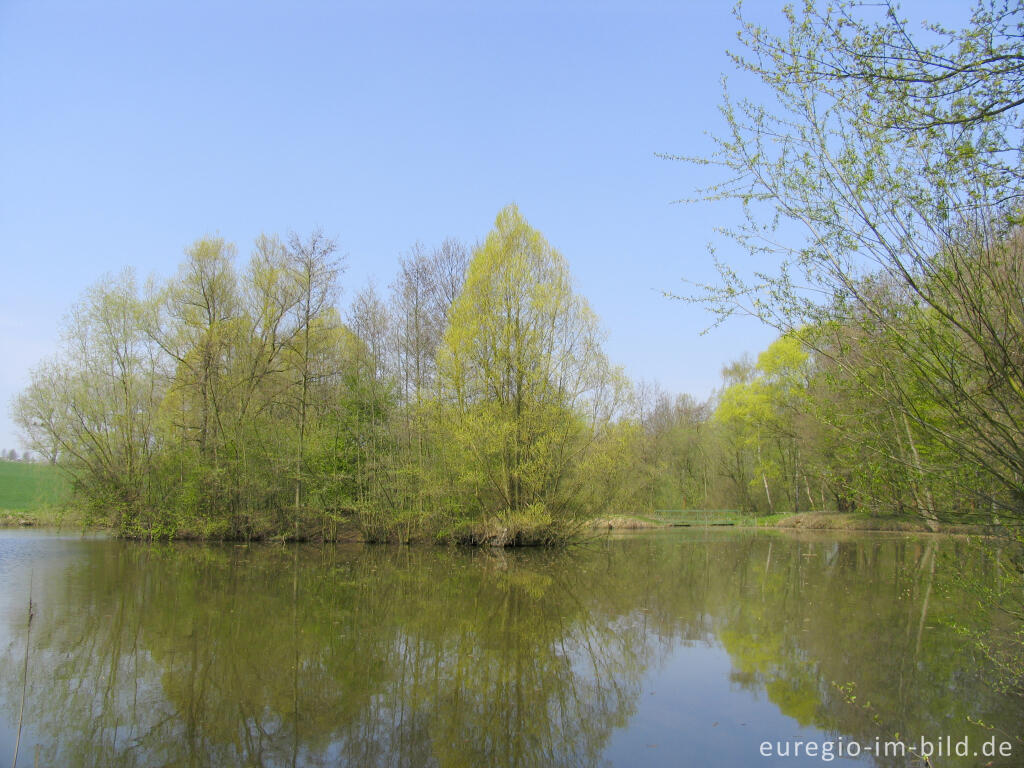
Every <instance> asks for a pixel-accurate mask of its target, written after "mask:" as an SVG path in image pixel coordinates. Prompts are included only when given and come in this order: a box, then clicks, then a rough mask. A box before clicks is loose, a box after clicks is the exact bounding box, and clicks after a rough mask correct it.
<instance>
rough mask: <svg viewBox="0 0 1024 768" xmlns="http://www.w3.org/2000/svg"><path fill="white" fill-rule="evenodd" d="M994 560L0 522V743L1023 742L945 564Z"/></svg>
mask: <svg viewBox="0 0 1024 768" xmlns="http://www.w3.org/2000/svg"><path fill="white" fill-rule="evenodd" d="M986 562H987V561H985V560H983V559H982V558H981V557H980V553H979V551H978V549H977V545H976V544H974V543H972V542H969V541H967V540H965V539H957V538H948V537H939V536H927V535H902V534H900V535H898V534H873V535H868V534H860V535H851V534H839V533H834V534H821V535H809V534H802V535H796V534H787V533H783V532H755V531H745V530H738V529H736V530H725V529H676V530H670V531H652V532H643V533H637V534H632V535H622V536H614V537H607V538H598V539H595V540H593V541H589V542H587V543H585V544H583V545H581V546H578V547H574V548H571V549H569V550H566V551H541V550H517V551H509V550H491V549H486V550H472V551H470V550H461V549H444V548H432V547H427V546H424V547H385V546H360V545H351V546H327V547H314V546H271V545H261V546H250V547H246V546H235V545H216V546H214V545H190V544H170V545H168V544H162V545H153V546H149V545H144V544H138V543H127V542H122V541H117V540H112V539H108V538H104V537H85V538H82V537H79V536H60V535H54V534H46V533H39V532H33V531H0V653H2V659H0V765H6V764H7V761H9V760H10V759H11V758H13V756H14V751H15V740H16V738H17V728H18V720H19V712H20V711H21V708H22V702H24V713H23V715H22V723H23V725H22V732H21V740H20V745H19V758H18V765H19V766H22V765H24V766H32V765H34V764H38V765H41V766H80V765H81V766H86V765H96V766H163V765H175V766H178V765H180V766H211V765H225V766H230V765H253V766H285V765H288V766H292V765H296V766H333V765H358V766H362V765H366V766H374V765H380V766H407V765H408V766H419V765H423V766H430V765H439V766H590V765H602V766H604V765H608V766H635V765H643V766H689V765H694V766H769V765H794V766H796V765H821V764H823V763H829V762H832V761H833V759H834V760H835V761H837V762H838V763H839V764H842V765H851V764H856V765H885V766H889V765H892V766H902V765H906V766H912V765H921V764H922V763H921V761H919V760H918V759H917V758H916V757H915V756H914V753H913V752H911V751H907V752H906V755H905V757H899V756H898V750H899V748H900V747H902V748H903V749H907V748H908V747H910V746H913V747H915V748H916V749H917V750H920V749H921V748H922V746H923V747H924V748H925V749H926V750H927V749H928V748H931V749H932V750H933V751H934V753H935V754H938V750H939V749H942V750H947V747H948V750H947V751H953V752H956V751H957V749H958V748H960V749H961V751H963V750H964V749H966V750H968V752H969V753H968V755H967V756H966V757H958V756H956V755H954V756H952V757H949V758H947V757H941V758H939V757H933V761H934V764H935V766H936V768H939V767H940V766H967V765H970V766H974V765H979V766H980V765H986V764H991V765H1022V764H1024V743H1022V742H1021V741H1020V739H1022V738H1024V725H1022V724H1024V700H1022V699H1021V698H1020V697H1014V696H1012V695H1009V694H1005V693H1002V692H1000V686H999V684H998V682H999V679H1000V677H999V672H998V670H997V669H994V668H993V667H991V665H989V663H988V662H986V661H985V659H983V658H982V655H981V654H980V653H978V651H977V650H976V645H975V643H974V642H973V641H972V640H971V639H970V638H969V637H967V636H966V635H965V633H968V632H971V631H975V630H980V629H986V628H988V627H990V626H995V627H997V628H998V627H999V626H1000V623H1001V622H1005V619H1003V618H1002V616H1001V614H998V613H996V612H992V611H990V610H987V609H985V608H982V607H979V604H978V600H977V597H976V596H975V594H974V593H973V592H971V591H967V590H965V588H964V587H963V586H962V585H961V584H960V581H961V578H960V577H961V575H963V574H967V575H969V576H970V577H971V578H972V580H974V581H977V582H979V583H980V584H982V585H984V584H985V583H986V580H987V579H989V578H991V576H990V575H989V574H988V573H987V571H988V567H989V566H988V565H986ZM30 589H31V595H32V604H33V610H34V618H33V620H32V622H31V625H30V626H29V625H28V622H27V616H28V604H29V592H30ZM26 647H27V648H28V654H27V656H26ZM26 658H27V662H28V667H27V677H25V675H24V670H25V661H26ZM947 737H948V740H947ZM922 739H924V743H923V744H922ZM965 740H966V741H965ZM798 744H799V746H797V745H798ZM1007 744H1011V745H1012V746H1010V747H1009V750H1010V754H1007V752H1006V750H1007V748H1008V747H1007V746H1006V745H1007ZM960 745H962V748H961V747H960ZM990 749H994V750H995V754H994V756H988V750H990ZM1000 749H1002V750H1003V755H1002V756H1000V754H999V750H1000ZM886 751H888V752H889V756H888V757H886V756H884V755H883V756H876V755H875V754H874V753H876V752H877V753H884V752H886ZM797 752H798V753H799V754H798V755H796V756H794V754H795V753H797ZM783 753H788V755H789V756H783ZM975 753H977V754H975ZM894 755H895V756H894ZM36 761H38V763H36Z"/></svg>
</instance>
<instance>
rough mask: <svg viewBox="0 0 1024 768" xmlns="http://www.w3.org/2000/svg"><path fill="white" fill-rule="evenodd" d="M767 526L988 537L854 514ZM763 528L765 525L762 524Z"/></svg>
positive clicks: (807, 516) (800, 517)
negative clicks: (959, 534)
mask: <svg viewBox="0 0 1024 768" xmlns="http://www.w3.org/2000/svg"><path fill="white" fill-rule="evenodd" d="M773 518H774V519H772V520H771V522H770V523H768V525H769V526H770V527H775V528H796V529H802V530H812V531H907V532H915V533H975V534H986V533H990V532H991V531H990V528H991V527H990V526H987V525H960V524H953V523H938V524H937V530H932V529H931V528H929V527H928V524H927V523H926V522H925V521H924V520H920V519H913V518H907V517H896V516H878V515H867V514H859V513H856V512H851V513H839V512H800V513H798V514H789V515H775V516H773ZM761 524H764V523H761Z"/></svg>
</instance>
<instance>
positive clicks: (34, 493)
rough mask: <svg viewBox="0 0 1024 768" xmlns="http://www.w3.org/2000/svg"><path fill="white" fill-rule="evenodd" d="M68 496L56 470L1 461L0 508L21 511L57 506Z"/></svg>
mask: <svg viewBox="0 0 1024 768" xmlns="http://www.w3.org/2000/svg"><path fill="white" fill-rule="evenodd" d="M70 496H71V488H70V486H69V485H68V482H67V480H66V478H65V477H64V476H63V475H62V474H61V473H60V470H58V469H57V468H56V467H54V466H51V465H50V464H36V463H33V462H26V461H0V509H5V510H10V511H20V510H29V509H38V508H40V507H46V506H57V505H60V504H64V503H65V502H67V501H68V499H69V498H70Z"/></svg>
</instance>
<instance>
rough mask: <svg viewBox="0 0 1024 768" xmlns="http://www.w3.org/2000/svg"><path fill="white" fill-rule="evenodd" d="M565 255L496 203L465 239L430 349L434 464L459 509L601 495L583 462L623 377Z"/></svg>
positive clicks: (536, 508)
mask: <svg viewBox="0 0 1024 768" xmlns="http://www.w3.org/2000/svg"><path fill="white" fill-rule="evenodd" d="M602 340H603V336H602V333H601V330H600V327H599V325H598V321H597V317H596V316H595V315H594V313H593V311H592V310H591V309H590V307H589V305H588V304H587V302H586V301H585V300H584V299H583V298H581V297H580V296H578V295H576V294H575V292H574V291H573V286H572V279H571V277H570V275H569V269H568V265H567V263H566V261H565V259H564V257H563V256H562V255H561V254H560V253H559V252H558V251H557V250H555V249H554V248H553V247H552V246H551V245H550V244H549V243H548V242H547V241H546V240H545V239H544V237H543V236H542V235H541V234H540V233H539V232H538V231H537V230H535V229H533V228H532V227H530V225H529V224H528V223H527V222H526V220H525V219H524V218H523V216H522V214H521V213H520V212H519V210H518V208H516V207H515V206H509V207H507V208H505V209H503V210H502V211H501V212H500V213H499V214H498V217H497V219H496V221H495V225H494V229H493V230H492V231H491V232H490V233H489V234H488V236H487V238H486V240H485V241H484V243H483V244H482V245H481V246H480V247H479V248H478V249H477V250H476V252H475V253H474V255H473V258H472V261H471V262H470V264H469V270H468V274H467V277H466V282H465V285H464V286H463V289H462V292H461V294H460V295H459V297H458V298H457V299H456V301H455V304H454V306H453V308H452V317H451V322H450V324H449V326H448V329H447V331H446V333H445V335H444V338H443V340H442V342H441V345H440V348H439V350H438V362H437V379H438V386H437V397H438V403H437V409H436V414H437V417H438V419H439V422H440V424H441V425H442V427H443V429H444V436H443V437H442V443H443V444H444V445H446V446H447V451H446V453H447V455H446V457H445V459H446V461H445V462H444V465H445V467H446V469H447V472H448V474H449V477H450V478H451V481H452V486H453V487H454V488H456V489H457V493H456V496H457V498H456V499H455V506H456V507H457V508H458V510H459V513H460V514H461V515H462V516H463V517H465V518H468V519H475V520H479V519H483V518H486V517H488V516H498V517H499V518H500V517H501V516H503V515H506V516H507V515H513V516H515V515H528V516H532V517H533V518H534V519H535V521H539V522H540V523H542V524H549V523H552V524H553V523H557V522H558V521H565V520H568V519H570V518H572V517H573V516H575V515H576V514H578V513H580V512H582V511H583V510H584V508H588V509H589V510H590V511H596V510H595V507H599V506H600V505H601V504H602V503H603V502H604V501H605V500H603V499H592V498H590V497H589V495H588V494H587V493H586V492H585V490H584V489H585V486H586V484H587V478H586V477H585V473H586V468H587V466H588V464H589V463H591V462H594V461H598V460H599V459H598V457H599V455H600V453H601V450H602V449H603V448H605V447H606V446H607V443H608V438H609V437H610V435H611V433H612V432H613V431H614V427H615V425H614V422H615V419H616V416H617V415H618V413H619V409H620V407H621V406H622V404H623V402H624V397H625V390H626V382H625V380H624V378H623V376H622V374H621V372H620V371H618V370H617V369H615V368H613V367H612V366H611V365H610V364H609V362H608V360H607V358H606V357H605V355H604V352H603V351H602V348H601V343H602Z"/></svg>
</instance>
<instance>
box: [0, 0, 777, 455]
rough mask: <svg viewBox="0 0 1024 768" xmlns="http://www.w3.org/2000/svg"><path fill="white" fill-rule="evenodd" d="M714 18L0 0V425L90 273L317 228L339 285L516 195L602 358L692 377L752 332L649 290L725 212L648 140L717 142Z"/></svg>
mask: <svg viewBox="0 0 1024 768" xmlns="http://www.w3.org/2000/svg"><path fill="white" fill-rule="evenodd" d="M735 33H736V22H735V20H734V19H733V17H732V15H731V12H730V3H726V2H706V3H698V2H683V1H682V0H679V1H677V2H668V1H666V2H635V1H634V2H602V1H601V0H588V1H586V2H568V3H566V2H560V3H555V2H532V1H531V0H527V1H523V0H516V2H503V3H488V2H468V0H467V1H466V2H443V3H413V2H409V3H397V2H326V0H325V1H324V2H309V1H304V0H298V1H296V2H287V3H285V2H281V3H261V2H226V1H218V0H209V1H207V2H191V1H190V0H175V1H174V2H162V1H160V0H154V1H150V0H147V1H146V2H137V1H129V0H123V1H122V2H99V1H91V0H74V1H73V2H53V1H51V0H0V259H2V278H0V345H2V361H3V362H2V369H0V403H2V404H3V405H4V407H3V408H2V409H0V410H2V413H0V448H10V447H20V446H18V445H17V442H16V438H15V436H14V428H13V425H12V424H11V421H10V418H9V415H8V413H7V408H6V405H7V404H8V403H9V402H10V399H11V398H12V397H13V396H14V394H15V393H16V392H17V391H19V390H20V389H21V388H22V387H23V386H24V385H25V384H26V382H27V376H28V371H29V369H30V368H31V367H32V366H33V365H34V364H36V362H38V361H39V360H40V359H41V358H42V357H44V356H46V355H48V354H52V353H53V352H54V351H55V349H56V348H57V343H58V338H59V327H60V322H61V318H62V315H63V314H64V313H65V312H67V310H68V309H69V307H70V306H71V304H72V303H73V302H74V301H75V300H76V299H77V297H79V296H80V295H81V293H82V291H83V290H84V289H85V288H86V287H87V286H89V285H90V284H92V283H95V282H96V281H98V280H99V279H101V278H102V276H103V275H104V273H109V272H116V271H118V270H120V269H121V268H123V267H125V266H131V267H134V268H135V270H136V272H137V273H138V275H139V276H140V277H142V278H145V277H146V276H148V275H150V274H157V275H169V274H171V273H173V271H174V270H175V268H176V265H177V264H178V263H179V262H180V260H181V258H182V253H183V250H184V249H185V247H186V246H187V245H188V244H189V243H191V242H192V241H193V240H195V239H196V238H198V237H201V236H203V235H205V234H211V233H217V234H220V235H222V236H223V237H225V238H227V239H228V240H230V241H232V242H234V243H236V244H237V246H238V250H239V255H240V257H241V259H245V258H247V257H248V254H249V250H250V245H251V243H252V240H253V238H255V237H256V236H257V235H258V234H259V233H261V232H268V233H272V232H276V233H280V234H282V235H284V234H287V232H289V231H291V230H295V231H297V232H299V233H300V234H305V233H308V232H309V231H310V230H311V229H312V228H313V227H315V226H320V227H322V228H323V229H324V231H325V232H326V233H327V234H328V235H331V236H333V237H335V238H336V239H337V241H338V243H339V245H340V250H341V251H342V252H343V253H345V254H347V264H348V270H347V272H346V275H345V279H344V284H345V296H344V297H343V303H344V302H345V301H346V300H347V299H348V298H351V296H352V295H353V294H354V293H355V292H356V291H357V290H358V289H359V288H360V287H362V286H363V285H365V284H366V283H367V281H368V280H371V279H372V280H373V281H374V282H375V283H376V284H377V286H378V287H379V288H380V289H382V291H385V290H386V289H387V286H388V284H389V283H390V282H391V280H392V278H393V276H394V273H395V269H396V266H397V259H398V256H399V255H400V254H401V253H402V252H404V251H406V250H407V249H408V248H409V247H410V246H411V245H412V244H413V243H414V242H415V241H417V240H419V241H422V242H423V243H424V244H426V245H427V246H432V245H434V244H437V243H439V242H440V241H441V240H442V239H443V238H444V237H447V236H454V237H458V238H461V239H463V240H465V241H467V242H468V243H472V242H474V241H476V240H477V239H479V238H482V237H483V236H484V235H485V234H486V232H487V231H488V229H489V228H490V227H491V225H492V223H493V221H494V217H495V215H496V214H497V212H498V210H499V209H500V208H501V207H503V206H504V205H506V204H508V203H510V202H515V203H517V204H518V205H519V208H520V210H521V211H522V213H523V214H524V215H525V216H526V218H527V219H528V220H529V221H530V223H531V224H532V225H533V226H534V227H536V228H537V229H539V230H540V231H541V232H543V233H544V235H545V236H546V237H547V239H548V240H549V241H550V242H551V243H552V244H553V245H554V246H555V247H557V248H558V249H559V250H561V252H562V253H563V254H564V255H565V256H566V258H567V259H568V260H569V263H570V265H571V267H572V270H573V273H574V275H575V277H576V280H577V284H578V288H579V290H580V291H581V292H582V293H583V294H584V295H585V296H586V297H587V298H588V299H589V301H590V303H591V305H592V306H593V307H594V309H595V310H596V312H597V313H598V314H599V315H600V316H601V318H602V320H603V323H604V325H605V327H606V329H607V330H608V332H609V341H608V346H607V350H608V352H609V355H610V356H611V357H612V359H613V360H615V361H617V362H618V363H621V364H622V365H624V366H625V367H626V370H627V371H628V373H629V374H630V375H632V376H633V377H634V378H645V379H648V380H656V381H658V382H659V383H660V384H661V385H662V386H663V387H664V388H666V389H668V390H670V391H676V392H690V393H693V394H695V395H697V396H699V397H705V396H707V395H708V394H709V393H710V392H711V390H712V389H713V388H714V387H715V386H716V384H717V382H718V378H719V369H720V368H721V366H722V364H723V363H725V362H727V361H729V360H732V359H734V358H736V357H738V356H739V355H741V354H742V353H744V352H745V351H749V352H752V353H756V352H757V351H758V350H760V349H761V348H763V347H764V346H766V345H767V344H768V343H769V342H770V341H771V339H772V338H773V334H772V333H771V332H770V331H769V330H767V329H764V328H761V327H759V326H757V325H756V324H754V323H752V322H751V321H736V322H733V323H730V324H728V325H726V326H725V327H723V328H721V329H718V330H716V331H713V332H712V333H711V334H710V335H708V336H703V337H702V336H700V335H699V333H700V331H701V330H702V328H704V327H705V326H706V325H707V324H708V323H709V322H710V319H711V318H710V317H709V316H708V315H707V314H706V313H705V312H704V311H703V310H701V309H699V308H696V307H691V306H686V305H683V304H681V303H679V302H672V301H669V300H666V299H664V298H662V296H661V293H660V292H661V291H663V290H675V291H680V290H685V286H684V285H683V284H682V283H681V282H680V280H681V279H682V278H687V279H690V280H697V281H699V280H708V279H711V278H712V277H713V274H714V271H713V268H712V266H711V260H710V258H709V256H708V251H707V244H708V242H709V241H711V240H713V239H715V234H714V227H715V225H716V224H727V223H729V221H728V218H729V216H730V212H729V211H728V210H726V209H721V208H715V207H709V206H691V205H679V204H674V203H673V201H675V200H677V199H679V198H682V197H686V196H689V195H691V194H693V192H694V189H695V188H696V187H698V186H699V185H700V184H701V183H703V182H705V181H707V180H708V179H709V178H710V176H708V175H707V170H706V169H699V168H694V167H691V166H688V165H686V164H684V163H680V162H673V161H668V160H664V159H660V158H658V157H657V153H677V154H679V153H686V154H689V153H694V154H701V153H706V152H707V151H708V150H709V149H710V147H711V144H710V140H709V138H708V137H707V136H706V135H705V131H711V132H715V131H718V130H720V129H721V127H722V122H721V117H720V116H719V114H718V111H717V107H718V104H719V103H720V101H721V83H720V77H721V75H722V74H723V73H727V72H729V71H730V70H731V65H730V63H729V61H728V58H727V56H726V54H725V50H726V48H727V47H728V46H730V45H731V44H732V43H734V41H735ZM702 174H704V175H703V176H702ZM726 255H727V256H728V252H727V253H726Z"/></svg>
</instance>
